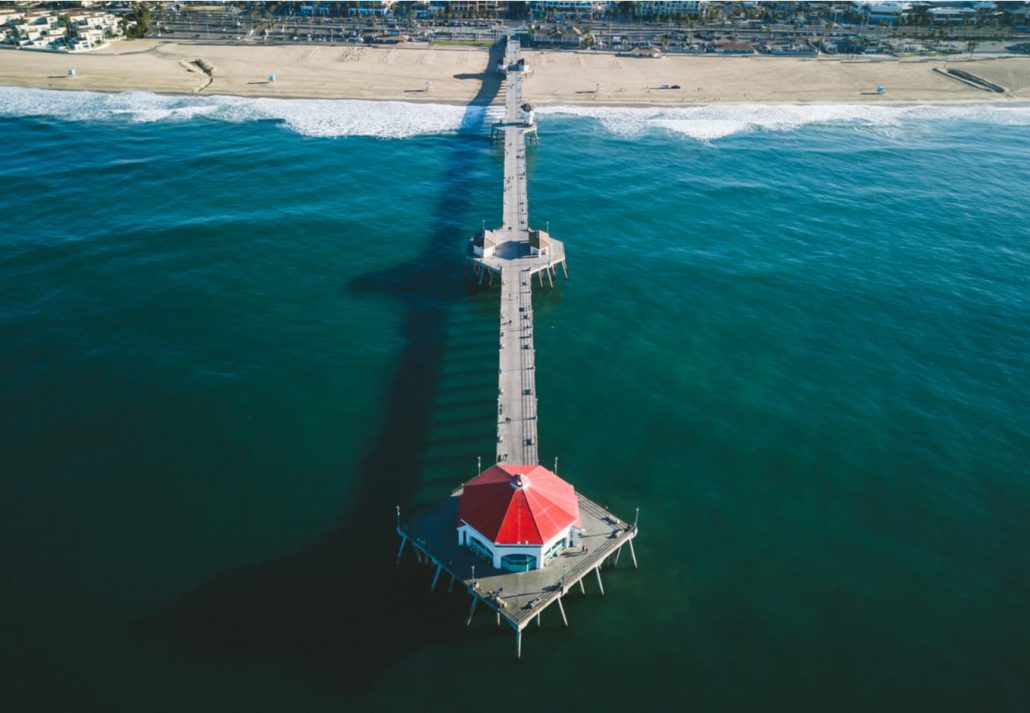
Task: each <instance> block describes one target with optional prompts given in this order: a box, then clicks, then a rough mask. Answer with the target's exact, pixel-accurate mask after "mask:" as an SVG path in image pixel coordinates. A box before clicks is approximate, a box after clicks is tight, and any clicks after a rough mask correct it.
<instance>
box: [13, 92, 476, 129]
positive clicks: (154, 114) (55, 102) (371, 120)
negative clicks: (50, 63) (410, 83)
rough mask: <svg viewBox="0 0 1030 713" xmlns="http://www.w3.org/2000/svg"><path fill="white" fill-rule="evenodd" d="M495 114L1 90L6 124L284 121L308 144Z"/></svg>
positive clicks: (405, 105) (378, 104)
mask: <svg viewBox="0 0 1030 713" xmlns="http://www.w3.org/2000/svg"><path fill="white" fill-rule="evenodd" d="M493 113H494V110H493V109H492V108H491V109H486V108H484V107H465V106H455V105H448V104H421V103H414V102H401V101H362V100H358V99H265V98H249V97H232V96H219V95H212V96H180V95H166V94H154V93H152V92H136V91H134V92H123V93H119V94H108V93H103V92H89V91H62V90H56V89H23V88H15V87H0V117H3V116H7V117H12V116H13V117H19V116H47V117H54V118H58V119H67V120H71V121H109V120H125V121H129V122H156V121H188V120H191V119H197V118H204V119H210V120H214V121H226V122H236V123H239V122H247V121H276V122H279V123H281V124H282V125H283V126H284V127H285V128H287V129H289V130H291V131H294V132H296V133H298V134H301V135H304V136H325V137H332V136H375V137H380V138H390V139H400V138H406V137H410V136H419V135H424V134H447V133H454V132H459V131H462V130H470V129H476V128H478V127H480V126H481V124H482V122H483V121H484V118H485V117H486V116H487V115H488V114H491V115H492V114H493Z"/></svg>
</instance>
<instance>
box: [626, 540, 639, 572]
mask: <svg viewBox="0 0 1030 713" xmlns="http://www.w3.org/2000/svg"><path fill="white" fill-rule="evenodd" d="M629 556H630V557H632V558H633V569H640V567H638V566H637V553H636V550H634V549H633V540H632V539H631V540H630V541H629Z"/></svg>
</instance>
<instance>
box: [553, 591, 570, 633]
mask: <svg viewBox="0 0 1030 713" xmlns="http://www.w3.org/2000/svg"><path fill="white" fill-rule="evenodd" d="M556 601H557V602H558V611H560V612H561V620H562V623H563V624H565V626H568V625H569V620H568V619H567V618H566V617H565V607H563V606H562V605H561V597H558V599H557V600H556Z"/></svg>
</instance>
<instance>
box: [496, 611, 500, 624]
mask: <svg viewBox="0 0 1030 713" xmlns="http://www.w3.org/2000/svg"><path fill="white" fill-rule="evenodd" d="M500 625H501V612H497V626H500Z"/></svg>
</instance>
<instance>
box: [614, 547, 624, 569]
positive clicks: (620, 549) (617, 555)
mask: <svg viewBox="0 0 1030 713" xmlns="http://www.w3.org/2000/svg"><path fill="white" fill-rule="evenodd" d="M621 554H622V545H619V549H617V550H615V559H613V560H612V569H614V568H615V567H618V566H619V555H621Z"/></svg>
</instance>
